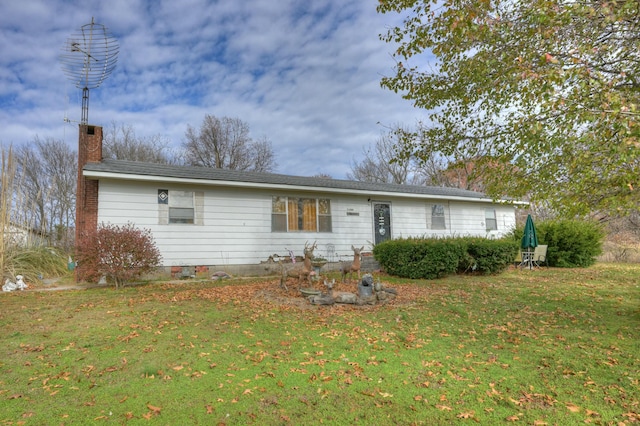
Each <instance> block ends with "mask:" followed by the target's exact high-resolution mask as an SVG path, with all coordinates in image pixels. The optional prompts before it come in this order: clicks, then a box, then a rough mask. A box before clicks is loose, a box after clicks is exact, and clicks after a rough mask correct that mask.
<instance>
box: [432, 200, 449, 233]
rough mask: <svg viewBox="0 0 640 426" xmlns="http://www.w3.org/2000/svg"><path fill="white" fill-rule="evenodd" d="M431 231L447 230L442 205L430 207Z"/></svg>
mask: <svg viewBox="0 0 640 426" xmlns="http://www.w3.org/2000/svg"><path fill="white" fill-rule="evenodd" d="M431 229H447V226H446V223H445V216H444V205H442V204H434V205H432V206H431Z"/></svg>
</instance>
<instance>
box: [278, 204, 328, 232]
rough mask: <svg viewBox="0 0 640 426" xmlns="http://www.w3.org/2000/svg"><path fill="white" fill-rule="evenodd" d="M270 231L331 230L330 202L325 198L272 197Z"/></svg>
mask: <svg viewBox="0 0 640 426" xmlns="http://www.w3.org/2000/svg"><path fill="white" fill-rule="evenodd" d="M271 231H272V232H298V231H306V232H331V202H330V201H329V200H327V199H315V198H293V197H273V198H272V200H271Z"/></svg>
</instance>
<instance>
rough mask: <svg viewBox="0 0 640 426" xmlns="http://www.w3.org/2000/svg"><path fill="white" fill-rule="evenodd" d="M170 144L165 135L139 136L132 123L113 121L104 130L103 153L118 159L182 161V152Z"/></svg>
mask: <svg viewBox="0 0 640 426" xmlns="http://www.w3.org/2000/svg"><path fill="white" fill-rule="evenodd" d="M169 145H170V142H169V141H168V140H167V139H166V138H165V137H164V136H161V135H154V136H149V137H138V136H136V133H135V131H134V129H133V127H131V125H125V124H117V123H115V122H111V125H110V126H109V127H107V128H106V129H105V131H104V145H103V151H102V155H103V156H104V157H105V158H114V159H116V160H129V161H144V162H147V163H159V164H179V163H181V162H182V153H181V152H178V151H176V150H172V149H171V148H170V147H169Z"/></svg>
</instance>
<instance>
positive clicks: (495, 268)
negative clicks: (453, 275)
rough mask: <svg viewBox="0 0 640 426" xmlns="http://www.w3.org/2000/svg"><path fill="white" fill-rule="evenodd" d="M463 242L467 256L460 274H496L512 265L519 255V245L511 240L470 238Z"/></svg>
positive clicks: (460, 266)
mask: <svg viewBox="0 0 640 426" xmlns="http://www.w3.org/2000/svg"><path fill="white" fill-rule="evenodd" d="M463 241H464V244H465V247H466V252H467V256H466V259H464V260H463V261H461V262H460V265H459V268H458V271H459V272H471V271H473V272H477V273H480V274H483V275H487V274H496V273H498V272H502V271H504V270H505V269H507V267H509V266H510V265H512V264H513V259H515V258H516V254H517V253H518V244H516V243H515V242H513V241H512V240H511V239H500V240H489V239H487V238H472V237H469V238H465V239H463Z"/></svg>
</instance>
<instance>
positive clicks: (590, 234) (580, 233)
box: [514, 219, 605, 268]
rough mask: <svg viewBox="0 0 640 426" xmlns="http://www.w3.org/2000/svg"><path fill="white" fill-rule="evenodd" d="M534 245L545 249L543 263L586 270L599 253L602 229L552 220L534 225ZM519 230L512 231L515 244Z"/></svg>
mask: <svg viewBox="0 0 640 426" xmlns="http://www.w3.org/2000/svg"><path fill="white" fill-rule="evenodd" d="M536 231H537V235H538V244H546V245H548V246H549V247H548V249H547V263H548V264H549V266H555V267H559V268H586V267H588V266H591V265H593V264H594V263H595V262H596V258H597V257H598V255H600V254H601V253H602V244H603V241H604V236H605V233H604V229H603V228H602V226H601V225H600V224H598V223H596V222H593V221H582V220H569V219H564V220H552V221H545V222H540V223H539V224H538V223H536ZM522 233H523V228H518V229H516V230H515V231H514V238H515V240H516V241H517V242H518V244H519V242H520V240H521V239H522Z"/></svg>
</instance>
